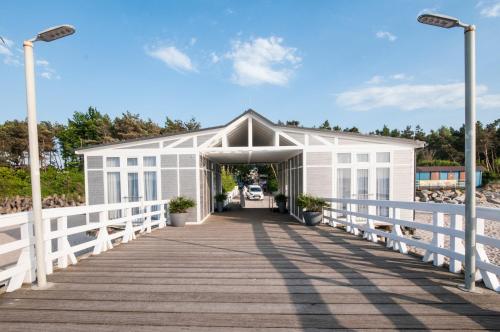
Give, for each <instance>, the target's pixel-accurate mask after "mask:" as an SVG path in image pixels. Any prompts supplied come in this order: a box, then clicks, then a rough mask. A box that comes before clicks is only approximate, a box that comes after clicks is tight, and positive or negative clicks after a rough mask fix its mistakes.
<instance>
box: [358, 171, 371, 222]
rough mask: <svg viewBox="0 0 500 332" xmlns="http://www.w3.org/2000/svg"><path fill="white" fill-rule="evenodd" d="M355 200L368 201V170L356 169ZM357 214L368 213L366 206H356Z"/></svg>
mask: <svg viewBox="0 0 500 332" xmlns="http://www.w3.org/2000/svg"><path fill="white" fill-rule="evenodd" d="M356 173H357V174H356V182H357V187H358V188H357V196H358V197H356V198H357V199H368V170H367V169H358V170H357V172H356ZM358 212H361V213H368V206H367V205H358Z"/></svg>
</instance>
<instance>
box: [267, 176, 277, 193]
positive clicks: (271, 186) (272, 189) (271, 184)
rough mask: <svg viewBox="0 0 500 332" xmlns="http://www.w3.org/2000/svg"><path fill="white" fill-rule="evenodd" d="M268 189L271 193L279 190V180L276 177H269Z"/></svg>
mask: <svg viewBox="0 0 500 332" xmlns="http://www.w3.org/2000/svg"><path fill="white" fill-rule="evenodd" d="M267 190H268V191H269V192H271V193H272V192H275V191H277V190H278V180H276V179H275V178H272V179H269V180H268V181H267Z"/></svg>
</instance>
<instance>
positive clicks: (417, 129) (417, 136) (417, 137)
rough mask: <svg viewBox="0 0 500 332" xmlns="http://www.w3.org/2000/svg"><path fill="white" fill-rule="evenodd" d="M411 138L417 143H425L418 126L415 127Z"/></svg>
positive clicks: (421, 130) (422, 132)
mask: <svg viewBox="0 0 500 332" xmlns="http://www.w3.org/2000/svg"><path fill="white" fill-rule="evenodd" d="M413 138H414V139H416V140H418V141H425V132H424V131H423V129H422V127H420V125H417V126H416V127H415V133H414V135H413Z"/></svg>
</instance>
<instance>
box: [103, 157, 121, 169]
mask: <svg viewBox="0 0 500 332" xmlns="http://www.w3.org/2000/svg"><path fill="white" fill-rule="evenodd" d="M106 166H107V167H120V157H107V158H106Z"/></svg>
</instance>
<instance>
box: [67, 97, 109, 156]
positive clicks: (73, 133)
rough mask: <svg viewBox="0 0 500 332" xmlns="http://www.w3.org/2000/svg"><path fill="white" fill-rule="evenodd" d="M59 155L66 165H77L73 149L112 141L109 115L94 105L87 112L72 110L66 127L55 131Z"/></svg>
mask: <svg viewBox="0 0 500 332" xmlns="http://www.w3.org/2000/svg"><path fill="white" fill-rule="evenodd" d="M57 139H58V140H59V144H60V146H61V157H62V159H63V160H64V163H65V165H67V166H77V165H79V158H78V156H76V155H75V150H76V149H78V148H82V147H85V146H89V145H96V144H101V143H109V142H114V141H116V139H114V138H113V137H112V123H111V120H110V119H109V116H107V115H102V114H101V113H99V111H97V109H96V108H94V107H89V108H88V110H87V112H85V113H83V112H74V113H73V117H72V118H71V119H69V120H68V125H67V127H65V128H63V129H62V130H61V131H59V132H58V133H57Z"/></svg>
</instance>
